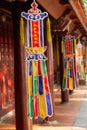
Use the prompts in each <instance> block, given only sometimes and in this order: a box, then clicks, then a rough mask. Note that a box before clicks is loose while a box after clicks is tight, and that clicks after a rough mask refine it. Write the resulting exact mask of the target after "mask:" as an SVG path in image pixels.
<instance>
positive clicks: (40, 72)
mask: <svg viewBox="0 0 87 130" xmlns="http://www.w3.org/2000/svg"><path fill="white" fill-rule="evenodd" d="M31 7H32V8H31V9H29V10H28V12H27V13H26V12H22V13H21V16H22V17H23V18H25V19H26V20H27V36H28V37H27V39H28V40H27V47H26V52H27V54H28V56H27V57H26V59H27V61H28V101H29V103H28V104H29V105H28V106H29V117H30V118H32V117H33V116H34V117H35V118H38V116H41V117H43V118H45V117H47V116H49V117H50V116H52V114H53V110H52V101H51V94H50V89H49V82H48V75H47V68H46V63H45V61H46V60H47V58H46V56H45V55H44V52H45V51H46V49H47V47H46V46H44V31H43V30H44V29H43V20H44V19H45V18H46V17H47V16H48V14H47V12H43V13H42V12H41V10H39V9H38V8H37V7H38V4H37V3H36V2H35V1H34V2H33V3H32V4H31ZM33 111H34V112H33Z"/></svg>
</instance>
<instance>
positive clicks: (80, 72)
mask: <svg viewBox="0 0 87 130" xmlns="http://www.w3.org/2000/svg"><path fill="white" fill-rule="evenodd" d="M82 49H83V45H82V44H81V42H80V41H79V42H78V44H77V45H76V67H77V69H76V75H77V76H78V78H79V80H85V67H84V60H83V50H82Z"/></svg>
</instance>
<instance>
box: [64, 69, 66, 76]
mask: <svg viewBox="0 0 87 130" xmlns="http://www.w3.org/2000/svg"><path fill="white" fill-rule="evenodd" d="M64 78H66V69H64Z"/></svg>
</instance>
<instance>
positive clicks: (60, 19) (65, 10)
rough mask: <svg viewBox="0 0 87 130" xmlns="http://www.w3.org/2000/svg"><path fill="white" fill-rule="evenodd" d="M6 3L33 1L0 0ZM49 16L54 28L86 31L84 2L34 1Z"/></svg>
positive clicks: (61, 0) (81, 0)
mask: <svg viewBox="0 0 87 130" xmlns="http://www.w3.org/2000/svg"><path fill="white" fill-rule="evenodd" d="M0 1H6V2H30V3H31V2H33V1H34V0H0ZM35 1H36V2H37V3H38V4H39V5H40V6H41V7H42V8H43V9H44V10H46V11H47V12H48V13H49V14H50V16H52V21H53V24H54V28H56V27H59V29H65V28H66V27H67V26H68V25H69V24H70V25H71V26H70V27H71V28H76V27H77V28H79V30H81V32H82V33H85V32H86V31H87V15H86V12H85V7H84V4H83V1H84V0H35ZM55 23H56V24H55Z"/></svg>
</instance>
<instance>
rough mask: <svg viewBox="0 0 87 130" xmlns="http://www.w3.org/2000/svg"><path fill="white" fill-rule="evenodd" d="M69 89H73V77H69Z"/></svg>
mask: <svg viewBox="0 0 87 130" xmlns="http://www.w3.org/2000/svg"><path fill="white" fill-rule="evenodd" d="M69 89H70V90H73V78H69Z"/></svg>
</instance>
